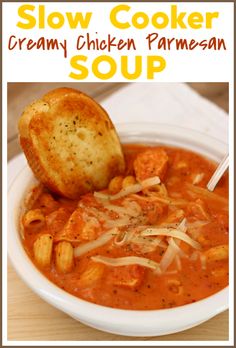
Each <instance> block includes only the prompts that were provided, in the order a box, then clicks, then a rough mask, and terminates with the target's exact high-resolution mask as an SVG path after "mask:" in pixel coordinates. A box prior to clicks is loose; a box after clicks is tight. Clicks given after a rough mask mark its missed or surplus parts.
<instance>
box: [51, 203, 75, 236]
mask: <svg viewBox="0 0 236 348" xmlns="http://www.w3.org/2000/svg"><path fill="white" fill-rule="evenodd" d="M70 215H71V214H70V213H69V212H68V211H67V210H66V209H65V208H59V209H58V210H55V211H54V212H52V213H51V214H49V215H47V216H46V226H47V228H48V230H50V233H51V234H52V235H54V234H55V233H57V232H59V231H61V230H62V229H63V228H64V226H65V224H66V223H67V221H68V219H69V217H70Z"/></svg>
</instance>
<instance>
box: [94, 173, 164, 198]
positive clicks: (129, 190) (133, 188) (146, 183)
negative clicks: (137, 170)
mask: <svg viewBox="0 0 236 348" xmlns="http://www.w3.org/2000/svg"><path fill="white" fill-rule="evenodd" d="M160 182H161V181H160V178H159V177H158V176H154V177H153V178H148V179H146V180H143V181H142V182H141V183H138V184H134V185H130V186H128V187H126V188H123V189H122V190H120V192H118V193H116V194H115V195H108V194H105V193H101V192H94V197H95V198H98V199H104V200H111V201H112V200H115V199H119V198H122V197H125V196H127V195H129V194H133V193H138V192H140V191H142V190H143V189H145V188H147V187H151V186H154V185H158V184H160Z"/></svg>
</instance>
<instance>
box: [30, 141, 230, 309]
mask: <svg viewBox="0 0 236 348" xmlns="http://www.w3.org/2000/svg"><path fill="white" fill-rule="evenodd" d="M163 148H164V149H165V151H166V152H167V154H168V157H169V163H168V171H167V174H166V177H165V180H164V183H165V185H166V188H167V190H168V194H169V196H172V197H176V196H177V197H181V198H184V199H186V200H188V201H189V202H193V201H194V200H196V197H195V198H193V197H191V196H190V195H189V194H188V193H187V191H186V187H185V185H184V183H185V182H190V183H192V180H193V175H194V174H197V173H204V177H203V179H202V180H201V182H200V183H199V184H198V185H197V186H199V187H205V186H206V183H207V182H208V180H209V178H210V176H211V175H212V173H213V172H214V170H215V167H216V165H215V164H214V163H212V162H210V161H209V160H207V159H205V158H203V157H202V156H200V155H198V154H196V153H193V152H190V151H187V150H183V149H178V148H172V147H163ZM144 149H148V147H146V146H145V147H144V146H139V145H125V146H124V153H125V158H126V163H127V173H126V174H129V175H130V174H133V160H134V159H135V158H136V156H137V154H138V153H140V152H141V151H143V150H144ZM44 192H46V191H44ZM215 193H216V194H218V195H220V196H221V197H225V198H228V174H227V173H226V174H225V175H224V176H223V178H222V179H221V181H220V182H219V184H218V186H217V188H216V189H215ZM47 195H48V193H46V196H47ZM52 196H53V197H54V200H52V202H51V206H50V204H49V206H47V207H45V206H44V197H45V193H42V194H41V195H40V196H39V198H38V199H37V201H36V202H35V203H34V206H33V208H42V210H43V211H44V214H45V215H47V214H50V213H52V212H53V211H56V210H57V209H58V208H60V207H63V208H65V211H66V212H67V216H66V217H65V216H63V218H62V219H61V221H60V219H59V221H57V223H56V224H54V226H53V228H52V229H50V230H49V231H48V229H47V227H46V226H45V225H43V226H40V227H37V225H36V226H31V227H29V228H26V229H25V231H24V233H25V239H24V241H23V243H24V246H25V249H26V251H27V253H28V254H29V256H30V257H31V259H32V260H33V261H34V256H33V243H34V241H35V240H36V238H37V237H38V236H39V235H40V234H41V233H45V232H47V233H48V232H49V233H51V234H55V233H57V232H58V231H59V230H61V229H62V227H63V226H64V224H65V222H66V219H68V218H69V216H70V214H71V213H72V212H73V211H74V210H75V208H76V206H77V204H78V202H77V201H70V200H67V199H64V198H63V199H62V198H59V197H55V195H52ZM89 197H91V196H88V197H87V198H86V197H85V201H87V202H89V201H91V198H89ZM46 198H47V200H48V196H47V197H46ZM200 198H201V200H202V201H203V202H204V204H205V206H206V207H207V212H208V214H209V216H210V222H209V223H208V224H207V225H206V226H203V227H201V236H203V242H204V243H203V244H202V250H203V251H204V250H207V249H209V248H211V247H214V246H217V245H222V244H228V214H227V209H225V207H224V208H223V207H222V204H221V203H219V202H218V201H215V200H208V199H206V198H204V199H203V198H202V197H200ZM92 200H93V199H92ZM160 206H161V210H160V211H161V215H160V216H159V218H158V224H160V223H162V222H164V221H165V220H166V219H167V217H168V214H170V212H169V208H168V207H166V206H165V205H160ZM181 209H183V210H184V212H185V216H186V217H187V219H188V220H190V221H197V220H198V219H199V217H197V216H194V214H192V213H191V212H190V211H189V208H188V206H184V207H181ZM200 238H201V237H200ZM112 243H113V242H112V241H111V242H108V243H107V244H106V245H105V246H102V247H100V248H98V249H96V250H93V251H92V252H90V253H88V254H86V255H84V256H82V257H80V258H77V259H76V260H75V265H74V268H73V270H72V271H71V272H69V273H67V274H62V273H59V272H58V271H57V269H56V267H55V264H54V261H53V258H52V262H51V266H50V268H47V269H41V271H42V272H43V273H44V275H45V276H46V277H47V278H48V279H50V280H51V281H52V282H53V283H55V284H57V285H58V286H59V287H60V288H62V289H64V290H65V291H68V292H69V293H71V294H73V295H75V296H77V297H79V298H82V299H84V300H87V301H90V302H93V303H97V304H100V305H104V306H109V307H114V308H123V309H137V310H147V309H162V308H170V307H175V306H180V305H184V304H188V303H192V302H195V301H198V300H200V299H202V298H205V297H208V296H210V295H212V294H214V293H216V292H218V291H219V290H221V289H223V288H224V287H226V286H227V284H228V260H223V261H214V262H210V263H207V265H206V269H202V264H201V261H200V259H199V258H198V259H197V260H195V261H194V260H190V259H189V258H182V259H181V266H182V269H181V270H180V271H178V272H177V273H172V274H171V271H172V270H176V264H175V262H173V264H171V266H170V267H169V268H168V273H167V274H163V275H156V274H155V273H154V272H153V271H152V270H150V269H148V268H145V267H141V266H122V267H109V266H105V265H103V274H102V276H101V278H100V279H99V280H97V281H95V282H93V281H91V284H90V285H89V286H88V285H87V286H83V284H81V282H80V277H81V274H82V273H83V272H84V271H85V270H86V269H87V267H88V265H91V264H92V263H93V261H91V259H90V257H91V256H92V255H98V254H100V255H104V256H107V257H121V256H131V255H137V256H143V257H147V258H151V259H153V260H155V261H157V262H159V261H160V259H161V257H162V254H163V250H162V249H161V248H158V247H157V249H156V250H155V252H151V253H150V252H149V253H145V254H143V255H142V254H140V251H139V250H138V249H137V248H136V249H135V247H132V246H131V245H125V246H122V247H120V248H118V247H114V246H113V244H112ZM73 244H74V246H77V245H78V243H73ZM180 246H181V247H182V248H183V249H184V250H186V251H187V252H188V254H189V255H191V253H192V252H194V250H193V249H192V248H191V247H189V246H187V244H185V243H184V242H181V244H180ZM91 276H92V275H91ZM133 276H134V277H140V282H138V284H137V286H135V287H133V288H132V287H131V288H129V287H126V286H117V285H114V279H115V280H117V279H118V280H121V281H122V279H123V280H127V279H129V278H130V277H131V278H132V277H133ZM175 284H177V285H178V286H177V287H176V286H175ZM179 286H180V287H179Z"/></svg>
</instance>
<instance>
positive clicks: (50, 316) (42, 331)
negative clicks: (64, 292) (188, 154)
mask: <svg viewBox="0 0 236 348" xmlns="http://www.w3.org/2000/svg"><path fill="white" fill-rule="evenodd" d="M62 85H67V86H71V85H72V86H73V87H76V88H78V89H81V90H83V91H84V92H86V93H88V94H89V95H91V96H93V97H94V98H95V99H96V100H98V101H101V100H102V99H103V98H104V96H107V95H109V94H112V93H113V92H114V91H115V90H116V89H117V88H122V84H114V83H83V84H75V83H74V84H68V83H67V84H59V83H57V84H56V83H53V84H50V85H47V84H34V83H32V84H28V83H17V84H9V85H8V159H11V158H13V157H14V156H15V155H16V154H18V153H19V152H20V151H21V150H20V147H19V145H18V140H17V127H16V125H17V120H18V118H19V115H20V113H21V111H22V108H23V107H24V106H25V105H26V104H28V103H29V102H31V101H32V100H34V99H36V98H38V96H39V95H42V94H43V93H44V92H46V91H47V90H49V89H51V88H55V87H57V86H62ZM190 86H191V87H192V88H194V89H195V90H196V91H197V92H198V93H200V94H201V95H203V96H204V97H206V98H208V99H210V100H212V101H213V102H215V103H216V104H218V105H219V106H220V107H222V108H223V109H224V110H226V111H228V84H226V83H218V84H217V83H208V84H206V83H191V84H190ZM228 330H229V328H228V311H226V312H224V313H221V314H219V315H218V316H216V317H214V318H212V319H210V320H208V321H207V322H205V323H203V324H201V325H199V326H197V327H194V328H192V329H189V330H186V331H182V332H180V333H177V334H172V335H165V336H160V337H152V338H145V337H144V338H136V337H125V336H119V335H113V334H109V333H105V332H101V331H98V330H95V329H92V328H90V327H88V326H85V325H83V324H81V323H80V322H78V321H75V320H74V319H72V318H70V317H69V316H68V315H66V314H64V313H62V312H60V311H58V310H57V309H55V308H54V307H52V306H50V305H49V304H47V303H46V302H44V301H43V300H41V299H40V298H39V297H38V296H37V295H36V294H34V293H33V292H32V291H31V290H30V289H29V288H28V287H27V286H26V285H25V284H24V283H23V282H22V280H21V279H20V278H19V277H18V275H17V274H16V272H15V271H14V269H13V268H12V266H11V265H10V264H9V265H8V340H14V341H22V340H24V341H28V340H30V341H31V340H35V341H42V340H48V341H51V340H52V341H59V340H63V341H64V340H65V341H70V340H71V341H127V340H129V341H137V340H143V341H163V340H168V341H181V340H184V341H186V340H189V341H199V340H228ZM79 344H82V343H79V342H78V345H79Z"/></svg>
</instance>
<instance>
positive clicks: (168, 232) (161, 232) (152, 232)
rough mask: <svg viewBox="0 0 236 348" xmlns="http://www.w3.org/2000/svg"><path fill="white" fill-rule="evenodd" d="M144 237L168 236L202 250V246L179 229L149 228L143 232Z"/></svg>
mask: <svg viewBox="0 0 236 348" xmlns="http://www.w3.org/2000/svg"><path fill="white" fill-rule="evenodd" d="M141 235H142V236H167V237H173V238H177V239H180V240H182V241H183V242H185V243H187V244H189V245H191V246H192V247H193V248H195V249H201V245H200V244H199V243H198V242H196V241H195V240H193V239H192V238H190V237H189V236H188V235H187V234H185V233H183V232H182V231H180V230H177V229H171V228H147V229H146V230H144V231H142V232H141Z"/></svg>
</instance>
